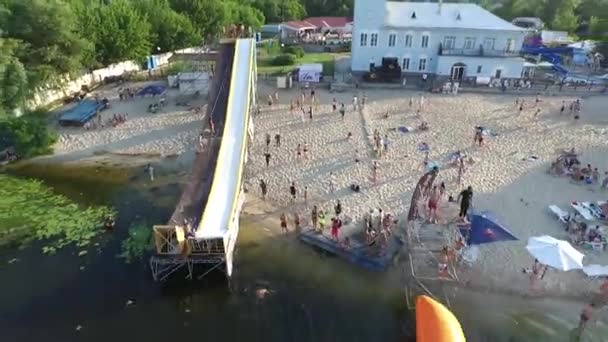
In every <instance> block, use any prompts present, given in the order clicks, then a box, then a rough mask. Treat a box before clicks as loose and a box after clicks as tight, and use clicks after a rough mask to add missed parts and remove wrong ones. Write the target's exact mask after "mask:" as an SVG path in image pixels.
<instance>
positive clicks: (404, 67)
mask: <svg viewBox="0 0 608 342" xmlns="http://www.w3.org/2000/svg"><path fill="white" fill-rule="evenodd" d="M401 69H402V70H410V58H409V57H404V58H403V64H402V65H401Z"/></svg>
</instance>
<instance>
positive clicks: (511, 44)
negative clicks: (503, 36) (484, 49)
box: [507, 38, 515, 52]
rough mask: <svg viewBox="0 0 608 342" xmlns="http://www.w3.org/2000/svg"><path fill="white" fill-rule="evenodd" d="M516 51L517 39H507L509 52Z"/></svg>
mask: <svg viewBox="0 0 608 342" xmlns="http://www.w3.org/2000/svg"><path fill="white" fill-rule="evenodd" d="M514 51H515V39H513V38H509V39H507V52H514Z"/></svg>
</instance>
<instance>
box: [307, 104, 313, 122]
mask: <svg viewBox="0 0 608 342" xmlns="http://www.w3.org/2000/svg"><path fill="white" fill-rule="evenodd" d="M308 118H309V119H310V121H312V106H311V107H308Z"/></svg>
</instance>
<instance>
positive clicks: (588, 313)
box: [578, 303, 595, 338]
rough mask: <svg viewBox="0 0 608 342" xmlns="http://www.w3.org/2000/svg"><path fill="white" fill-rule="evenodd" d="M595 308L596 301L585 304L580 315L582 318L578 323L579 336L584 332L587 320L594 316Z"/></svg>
mask: <svg viewBox="0 0 608 342" xmlns="http://www.w3.org/2000/svg"><path fill="white" fill-rule="evenodd" d="M594 310H595V303H589V304H587V305H585V307H584V308H583V311H582V312H581V316H580V317H581V320H580V322H579V323H578V334H579V338H580V336H581V334H582V333H583V330H584V329H585V327H586V326H587V322H589V320H590V319H591V317H592V316H593V311H594Z"/></svg>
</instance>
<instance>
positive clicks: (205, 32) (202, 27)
mask: <svg viewBox="0 0 608 342" xmlns="http://www.w3.org/2000/svg"><path fill="white" fill-rule="evenodd" d="M170 4H171V7H172V8H173V9H174V10H175V11H177V12H178V13H181V14H183V15H185V16H187V17H188V18H189V19H190V22H191V23H192V26H194V27H195V28H196V29H197V30H198V33H199V34H200V35H201V36H202V37H203V38H207V39H208V38H210V37H215V36H217V34H219V33H220V32H221V30H222V27H225V26H226V25H227V24H228V19H229V18H228V13H227V11H226V6H224V5H223V3H222V2H221V1H217V0H170Z"/></svg>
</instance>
